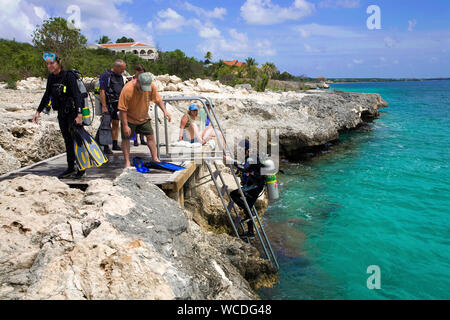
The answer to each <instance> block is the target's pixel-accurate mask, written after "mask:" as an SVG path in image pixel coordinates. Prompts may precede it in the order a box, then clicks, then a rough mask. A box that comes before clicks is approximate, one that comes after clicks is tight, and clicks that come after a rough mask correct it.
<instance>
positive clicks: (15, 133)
mask: <svg viewBox="0 0 450 320" xmlns="http://www.w3.org/2000/svg"><path fill="white" fill-rule="evenodd" d="M42 95H43V90H37V91H22V90H9V89H1V90H0V113H1V114H2V119H1V120H0V123H1V125H0V148H1V149H2V150H3V151H0V154H2V156H0V157H3V158H4V159H5V162H4V161H2V162H1V165H0V167H1V168H0V175H1V174H5V173H7V172H9V171H12V170H15V169H18V167H17V163H19V168H20V167H25V166H28V165H31V164H33V163H36V162H39V161H42V160H45V159H48V158H51V157H53V156H56V155H59V154H61V153H63V152H65V147H64V140H63V138H62V136H61V133H60V130H59V125H58V120H57V113H56V112H55V111H51V113H50V114H49V115H47V114H44V113H41V116H40V119H39V124H37V125H36V124H34V123H33V122H32V119H33V116H34V113H35V112H36V109H37V107H38V105H39V103H40V101H41V98H42ZM98 123H99V118H98V117H97V118H96V119H95V121H94V123H93V125H92V126H90V127H87V130H88V131H89V132H90V133H91V134H95V131H96V129H97V128H98ZM5 153H6V154H7V155H6V154H5ZM6 159H9V160H8V161H6Z"/></svg>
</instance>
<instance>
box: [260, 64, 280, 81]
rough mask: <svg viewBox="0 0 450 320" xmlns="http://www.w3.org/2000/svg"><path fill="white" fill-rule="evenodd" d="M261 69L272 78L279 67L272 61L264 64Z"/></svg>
mask: <svg viewBox="0 0 450 320" xmlns="http://www.w3.org/2000/svg"><path fill="white" fill-rule="evenodd" d="M261 70H262V72H264V73H265V74H267V75H268V76H269V78H272V75H273V74H274V73H276V72H277V67H276V66H275V64H273V63H272V62H266V63H264V64H263V65H262V67H261Z"/></svg>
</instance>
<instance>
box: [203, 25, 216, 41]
mask: <svg viewBox="0 0 450 320" xmlns="http://www.w3.org/2000/svg"><path fill="white" fill-rule="evenodd" d="M198 35H199V36H200V37H202V38H205V39H209V38H219V37H220V36H221V33H220V31H219V30H218V29H217V28H216V27H206V26H201V27H200V29H199V32H198Z"/></svg>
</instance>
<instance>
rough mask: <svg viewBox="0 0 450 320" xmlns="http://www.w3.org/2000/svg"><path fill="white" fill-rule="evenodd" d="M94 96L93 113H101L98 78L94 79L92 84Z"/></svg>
mask: <svg viewBox="0 0 450 320" xmlns="http://www.w3.org/2000/svg"><path fill="white" fill-rule="evenodd" d="M94 97H95V102H94V104H95V106H94V110H95V114H97V115H102V114H103V111H102V102H101V100H100V80H97V81H95V84H94Z"/></svg>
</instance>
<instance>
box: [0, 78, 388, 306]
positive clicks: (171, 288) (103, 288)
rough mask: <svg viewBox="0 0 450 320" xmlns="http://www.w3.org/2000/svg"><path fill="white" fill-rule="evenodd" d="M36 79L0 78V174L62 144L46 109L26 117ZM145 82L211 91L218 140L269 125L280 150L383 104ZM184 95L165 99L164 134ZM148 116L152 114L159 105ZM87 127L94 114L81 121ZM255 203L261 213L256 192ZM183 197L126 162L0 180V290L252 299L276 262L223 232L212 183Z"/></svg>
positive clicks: (38, 295) (26, 294)
mask: <svg viewBox="0 0 450 320" xmlns="http://www.w3.org/2000/svg"><path fill="white" fill-rule="evenodd" d="M28 82H30V83H28ZM39 82H40V84H39ZM43 83H44V81H43V80H42V79H32V81H28V80H26V81H24V82H22V83H21V84H20V86H19V85H18V88H19V90H9V89H0V112H2V114H3V117H2V120H0V121H1V124H2V125H1V127H0V174H3V173H7V172H10V171H11V170H15V169H17V168H20V167H23V166H26V165H29V164H32V163H35V162H38V161H40V160H44V159H47V158H50V157H52V156H54V155H57V154H60V153H62V152H64V144H63V140H62V137H61V135H60V134H59V128H58V123H57V120H56V113H55V112H51V114H50V115H45V114H42V115H41V121H40V123H39V124H38V125H36V124H33V123H32V121H31V119H32V117H33V115H34V112H35V109H36V107H37V105H38V104H39V102H40V99H41V97H42V94H43V89H42V87H43ZM155 83H156V85H157V87H158V89H159V91H160V92H161V95H162V96H163V97H170V96H205V97H208V98H210V99H211V100H212V101H213V103H214V105H215V110H216V113H217V116H218V117H219V119H220V120H221V124H222V126H223V127H224V128H225V129H226V133H227V138H228V139H229V140H231V139H233V138H235V137H236V138H238V137H242V132H243V131H242V129H243V128H244V129H247V130H251V131H258V130H267V129H273V128H277V129H279V132H280V144H279V145H280V150H281V152H282V155H283V156H285V157H286V158H288V159H298V156H299V154H302V153H305V152H306V151H307V150H308V148H314V147H319V146H322V145H325V144H327V143H329V142H331V141H335V140H337V139H338V138H339V133H340V132H342V131H346V130H352V129H355V128H358V127H360V126H363V125H365V124H367V122H370V121H371V120H373V119H374V118H376V117H378V116H379V111H378V109H379V108H382V107H386V106H387V103H386V101H384V100H383V99H382V98H381V97H380V96H379V95H378V94H363V93H344V92H336V91H321V90H310V91H302V92H294V91H288V92H272V91H266V92H265V93H258V92H255V91H253V90H251V89H250V88H248V87H245V86H240V87H237V88H232V87H229V86H225V85H223V84H221V83H220V82H213V81H209V80H202V79H195V80H194V79H192V80H188V81H181V79H179V78H177V77H175V76H168V75H164V76H158V77H156V80H155ZM189 104H190V102H176V103H168V104H167V108H168V110H169V112H170V113H171V114H172V118H173V121H172V123H170V124H169V132H171V133H172V134H173V133H174V135H173V136H172V137H171V141H170V142H172V141H174V139H176V136H177V135H178V128H179V121H180V119H181V117H182V115H183V114H184V113H185V112H186V111H187V107H188V105H189ZM153 108H154V106H153V107H152V110H151V115H152V117H153ZM156 121H158V122H159V123H160V124H162V121H163V118H162V114H161V113H160V114H159V119H156ZM97 127H98V118H97V119H96V122H95V123H94V125H93V126H91V127H90V128H89V130H90V131H91V133H93V132H95V130H96V128H97ZM244 132H245V131H244ZM161 137H163V134H161ZM227 170H228V169H227ZM227 170H225V171H224V176H225V179H226V180H227V181H228V182H229V185H230V186H231V187H233V186H234V182H233V179H232V176H231V175H230V172H228V171H227ZM256 206H257V208H258V210H259V211H260V212H261V213H263V212H264V209H265V207H266V206H267V199H265V197H264V196H263V197H261V198H260V199H259V200H258V202H257V204H256ZM185 208H186V209H185V210H183V209H182V208H181V207H180V206H179V205H178V204H177V203H176V202H174V201H173V200H170V199H169V198H168V197H166V196H165V195H164V193H163V192H162V191H160V190H159V189H158V188H157V187H156V186H154V185H152V184H149V183H148V182H147V181H146V180H145V176H143V175H139V174H137V173H135V172H133V171H132V170H131V171H130V170H127V171H125V172H124V173H123V174H122V175H121V176H120V178H118V179H117V180H116V181H115V182H114V183H112V182H108V181H103V180H94V181H91V182H90V184H89V187H88V189H87V190H86V191H81V190H78V189H70V188H69V187H68V186H67V185H65V184H64V183H61V182H59V181H58V180H57V179H56V178H50V177H37V176H26V177H22V178H16V179H14V180H5V181H3V182H0V234H1V239H2V241H1V242H0V298H1V299H127V298H129V299H173V298H188V299H254V298H257V297H256V295H255V294H254V293H253V289H255V288H259V287H261V286H270V285H273V284H274V283H275V282H276V279H277V273H276V270H274V268H273V267H272V266H271V265H270V264H269V263H268V262H267V261H264V260H261V259H260V258H259V253H258V252H257V250H256V249H255V248H253V247H251V246H249V245H247V244H245V243H244V242H242V241H240V240H237V239H235V238H233V237H230V236H228V235H226V234H227V233H229V232H230V228H229V222H228V220H227V218H226V216H225V215H224V212H223V207H222V206H221V203H220V201H219V197H218V194H217V191H216V190H215V188H214V186H213V185H212V183H209V184H205V185H203V186H200V187H199V188H197V190H196V195H195V196H193V197H191V198H190V199H186V202H185ZM211 231H212V232H211ZM3 239H4V240H3Z"/></svg>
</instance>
